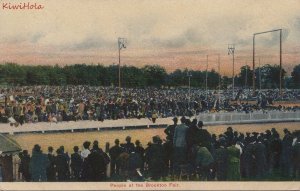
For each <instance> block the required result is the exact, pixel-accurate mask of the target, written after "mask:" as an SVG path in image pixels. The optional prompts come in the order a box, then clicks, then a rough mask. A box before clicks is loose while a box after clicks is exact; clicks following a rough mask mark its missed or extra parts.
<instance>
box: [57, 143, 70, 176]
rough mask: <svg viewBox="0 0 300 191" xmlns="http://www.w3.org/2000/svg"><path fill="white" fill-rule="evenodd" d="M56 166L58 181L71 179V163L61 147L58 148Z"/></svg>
mask: <svg viewBox="0 0 300 191" xmlns="http://www.w3.org/2000/svg"><path fill="white" fill-rule="evenodd" d="M56 153H57V155H56V157H55V167H56V173H57V181H59V182H65V181H68V180H69V165H68V161H67V158H66V157H65V155H64V152H63V150H62V149H61V148H59V149H57V150H56Z"/></svg>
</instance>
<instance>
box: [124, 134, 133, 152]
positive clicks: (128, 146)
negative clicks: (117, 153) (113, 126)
mask: <svg viewBox="0 0 300 191" xmlns="http://www.w3.org/2000/svg"><path fill="white" fill-rule="evenodd" d="M125 141H126V143H123V144H121V146H122V147H123V148H124V150H125V152H127V153H128V154H130V153H131V152H132V151H134V144H133V143H132V142H131V137H130V136H127V137H126V139H125Z"/></svg>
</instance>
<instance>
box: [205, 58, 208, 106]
mask: <svg viewBox="0 0 300 191" xmlns="http://www.w3.org/2000/svg"><path fill="white" fill-rule="evenodd" d="M207 70H208V55H206V72H205V93H206V101H207V98H208V91H207V77H208V74H207V72H208V71H207Z"/></svg>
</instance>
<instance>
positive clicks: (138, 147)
mask: <svg viewBox="0 0 300 191" xmlns="http://www.w3.org/2000/svg"><path fill="white" fill-rule="evenodd" d="M135 152H136V153H137V154H138V155H139V156H140V158H141V160H142V162H141V167H140V170H141V173H143V172H144V163H145V156H144V155H145V149H144V148H143V146H142V144H141V142H140V140H136V141H135Z"/></svg>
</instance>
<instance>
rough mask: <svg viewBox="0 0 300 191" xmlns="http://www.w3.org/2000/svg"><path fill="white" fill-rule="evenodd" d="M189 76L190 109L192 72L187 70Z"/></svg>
mask: <svg viewBox="0 0 300 191" xmlns="http://www.w3.org/2000/svg"><path fill="white" fill-rule="evenodd" d="M187 77H188V78H189V103H188V108H189V109H190V103H191V77H192V74H191V73H190V71H188V72H187Z"/></svg>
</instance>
